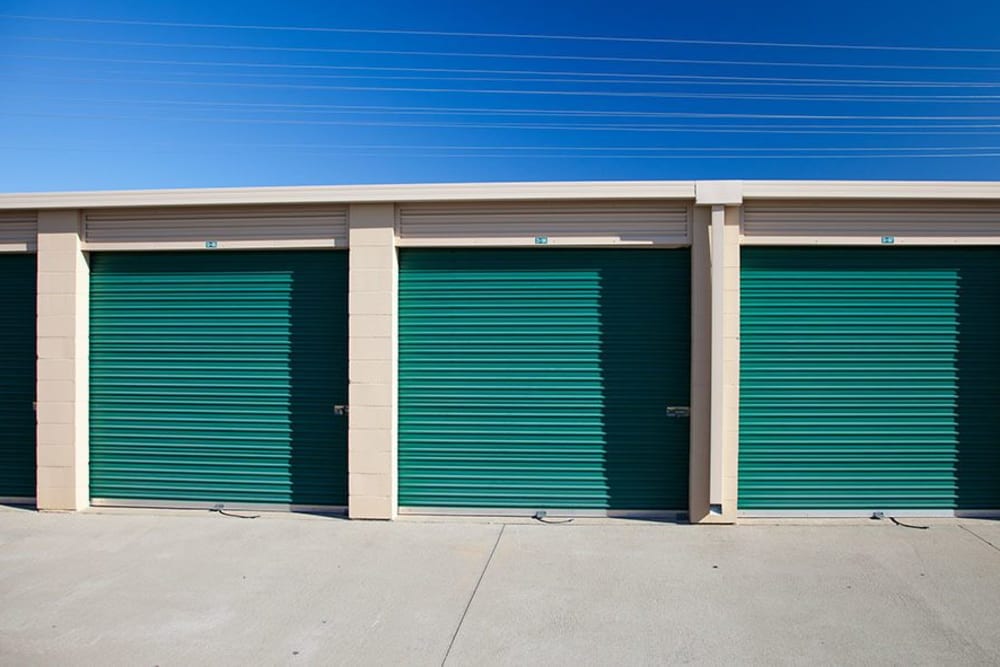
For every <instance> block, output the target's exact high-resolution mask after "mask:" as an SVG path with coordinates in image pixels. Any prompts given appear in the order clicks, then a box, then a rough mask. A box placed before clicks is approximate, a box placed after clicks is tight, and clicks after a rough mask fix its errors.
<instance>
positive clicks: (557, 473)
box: [399, 248, 691, 510]
mask: <svg viewBox="0 0 1000 667" xmlns="http://www.w3.org/2000/svg"><path fill="white" fill-rule="evenodd" d="M689 262H690V255H689V252H688V251H687V250H666V249H664V250H659V249H656V250H652V249H646V250H582V249H580V250H578V249H554V248H545V249H506V250H500V249H489V250H485V249H475V250H470V249H461V250H439V249H435V250H422V249H421V250H418V249H412V250H404V251H402V253H401V255H400V278H399V283H400V287H399V292H400V293H399V303H400V323H399V345H400V353H399V354H400V359H399V409H400V413H399V502H400V505H402V506H404V507H414V508H417V507H424V508H427V507H440V508H572V509H621V510H640V509H665V510H676V509H682V508H686V507H687V503H688V499H687V480H688V428H689V424H688V419H686V418H683V417H680V418H677V417H668V416H667V411H666V408H667V406H687V405H688V400H689V399H688V397H689V393H690V391H689V377H690V352H689V351H690V335H691V334H690V268H689V267H690V264H689Z"/></svg>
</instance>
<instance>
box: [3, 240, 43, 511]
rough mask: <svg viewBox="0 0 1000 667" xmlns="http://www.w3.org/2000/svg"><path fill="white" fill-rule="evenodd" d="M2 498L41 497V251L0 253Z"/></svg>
mask: <svg viewBox="0 0 1000 667" xmlns="http://www.w3.org/2000/svg"><path fill="white" fill-rule="evenodd" d="M0 285H3V289H2V290H0V497H8V498H33V497H34V496H35V412H34V410H33V408H32V403H33V402H34V400H35V298H36V288H35V285H36V280H35V255H33V254H30V255H29V254H2V255H0Z"/></svg>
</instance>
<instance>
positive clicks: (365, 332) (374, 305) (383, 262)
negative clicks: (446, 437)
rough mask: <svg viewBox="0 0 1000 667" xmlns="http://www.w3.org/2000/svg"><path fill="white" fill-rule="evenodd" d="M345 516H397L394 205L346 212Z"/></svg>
mask: <svg viewBox="0 0 1000 667" xmlns="http://www.w3.org/2000/svg"><path fill="white" fill-rule="evenodd" d="M350 253H351V259H350V296H349V299H348V314H349V320H348V321H349V327H348V328H349V335H350V345H349V349H350V353H349V357H350V359H349V364H350V371H349V375H350V399H349V400H350V410H349V412H348V420H349V421H348V423H349V426H348V482H349V491H348V515H349V516H350V517H351V518H352V519H394V518H395V517H396V508H397V505H398V502H397V483H396V413H397V410H396V359H397V356H396V349H397V343H396V310H397V305H396V302H397V299H396V284H397V264H396V234H395V206H394V205H393V204H355V205H352V206H351V210H350Z"/></svg>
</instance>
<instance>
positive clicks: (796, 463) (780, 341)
mask: <svg viewBox="0 0 1000 667" xmlns="http://www.w3.org/2000/svg"><path fill="white" fill-rule="evenodd" d="M742 264H743V269H742V319H741V329H742V331H741V339H742V347H741V372H740V384H741V390H740V473H739V484H740V492H739V507H740V508H741V509H747V510H754V509H761V510H782V509H794V510H812V509H820V510H822V509H828V510H836V509H840V510H847V509H917V510H935V509H938V510H940V509H997V508H1000V439H998V437H997V434H998V433H1000V410H998V409H997V408H998V406H1000V400H998V399H1000V384H998V383H997V378H998V377H1000V274H998V273H997V267H1000V251H998V250H997V249H994V248H974V247H971V248H899V247H886V248H752V247H751V248H744V249H743V255H742Z"/></svg>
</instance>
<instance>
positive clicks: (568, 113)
mask: <svg viewBox="0 0 1000 667" xmlns="http://www.w3.org/2000/svg"><path fill="white" fill-rule="evenodd" d="M7 97H9V98H16V99H40V100H47V101H61V102H99V103H104V104H112V105H119V104H144V105H150V104H163V105H168V106H202V107H209V108H214V107H223V108H229V107H231V108H249V109H257V110H265V111H268V110H272V112H274V111H273V110H287V111H288V112H299V111H303V112H311V113H319V112H330V113H364V114H366V115H367V114H407V115H409V114H414V115H421V114H435V115H437V114H439V115H459V114H465V115H496V116H503V115H513V116H519V115H531V116H554V117H573V118H576V117H582V118H585V117H614V118H687V119H755V120H830V121H836V122H841V121H856V120H869V121H872V120H879V121H938V122H962V123H968V121H1000V115H990V116H983V115H975V116H972V115H961V116H941V115H919V116H914V115H870V114H865V115H856V114H851V115H842V114H836V115H835V114H788V113H782V114H774V113H706V112H684V111H624V110H621V111H616V110H591V109H537V108H532V109H511V108H507V107H441V106H396V105H367V104H296V103H282V102H220V101H214V100H166V99H152V100H130V99H121V98H107V97H66V96H46V95H17V94H14V95H8V96H7ZM788 127H801V125H789V126H788ZM834 127H842V126H834ZM868 127H885V128H888V129H891V128H896V127H901V126H899V125H889V126H886V125H872V126H868ZM904 127H910V128H920V127H926V128H934V127H948V126H947V125H945V126H942V125H911V126H904ZM962 127H968V125H963V126H962ZM989 127H992V125H990V126H989Z"/></svg>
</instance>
